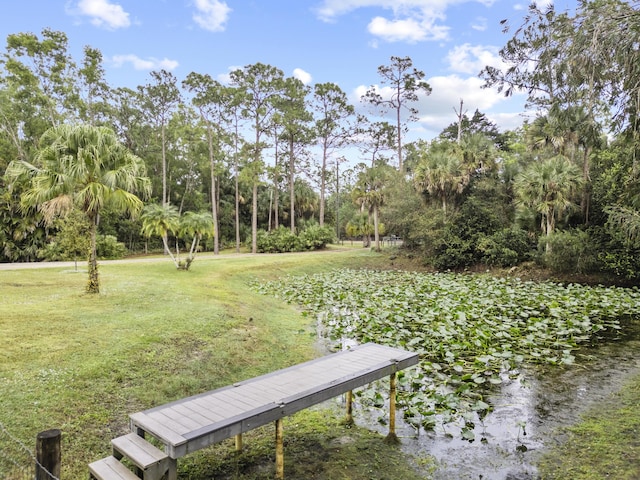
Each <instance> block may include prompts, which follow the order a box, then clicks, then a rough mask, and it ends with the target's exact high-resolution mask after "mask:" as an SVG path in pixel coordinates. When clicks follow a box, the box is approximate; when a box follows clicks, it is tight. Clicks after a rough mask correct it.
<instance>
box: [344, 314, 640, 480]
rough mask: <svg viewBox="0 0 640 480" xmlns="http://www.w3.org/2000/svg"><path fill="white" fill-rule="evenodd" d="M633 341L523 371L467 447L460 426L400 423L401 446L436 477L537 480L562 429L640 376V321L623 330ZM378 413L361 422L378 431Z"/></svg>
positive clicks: (361, 415) (359, 415)
mask: <svg viewBox="0 0 640 480" xmlns="http://www.w3.org/2000/svg"><path fill="white" fill-rule="evenodd" d="M625 332H626V335H627V337H626V338H621V339H618V340H616V341H608V342H606V343H605V344H603V345H601V346H599V347H597V348H584V349H582V350H580V351H578V352H577V354H576V364H575V365H573V366H571V367H570V368H566V369H564V370H560V369H556V370H551V371H546V372H544V373H540V372H536V371H535V370H530V371H527V370H524V371H522V372H520V375H519V376H518V377H517V378H515V379H511V380H509V379H507V380H506V382H505V383H504V384H503V385H502V386H501V388H500V391H499V392H497V393H496V394H494V395H492V396H490V397H489V400H490V403H491V405H493V406H495V408H494V410H493V411H492V412H490V413H489V414H487V416H486V417H485V418H484V419H483V421H478V422H476V426H475V436H476V440H474V441H473V442H468V441H466V440H463V439H462V438H461V437H460V435H459V427H456V426H455V425H447V426H446V427H444V428H443V427H442V426H439V427H437V428H436V430H435V431H427V432H425V431H424V430H420V431H419V432H417V431H416V429H415V428H414V427H412V426H410V425H407V424H403V423H402V422H400V424H399V425H398V428H397V433H398V436H399V437H400V438H401V439H402V444H403V448H404V449H405V450H406V451H407V452H408V453H410V454H412V455H414V456H415V457H416V458H417V459H424V458H425V457H426V456H427V455H431V456H432V457H433V458H434V459H435V465H433V466H432V468H431V469H430V470H429V472H430V473H429V474H428V475H427V474H425V475H426V478H431V479H433V480H533V479H536V478H537V470H536V467H535V464H536V462H537V460H538V458H539V456H540V454H541V452H542V451H543V449H544V448H545V447H547V448H548V447H553V446H554V445H556V444H557V443H559V442H562V441H563V435H562V432H559V431H558V427H563V426H568V425H572V424H574V423H576V422H577V421H579V418H580V414H581V413H583V412H584V411H585V410H587V409H589V408H590V407H594V406H595V405H597V404H598V402H600V401H602V400H604V399H606V398H607V397H608V396H609V395H610V394H611V393H613V392H616V391H617V390H619V388H620V387H621V386H622V385H623V384H624V383H625V382H626V381H627V380H628V379H630V378H631V377H633V376H635V375H640V324H634V325H631V326H628V327H627V328H625ZM379 415H380V411H375V412H373V411H371V412H368V413H367V412H364V411H363V409H362V408H360V409H359V410H356V414H355V419H356V422H358V423H359V424H363V425H364V426H367V427H369V428H374V429H376V430H379V431H380V433H383V434H386V429H385V427H384V426H383V425H380V424H379V422H378V417H379Z"/></svg>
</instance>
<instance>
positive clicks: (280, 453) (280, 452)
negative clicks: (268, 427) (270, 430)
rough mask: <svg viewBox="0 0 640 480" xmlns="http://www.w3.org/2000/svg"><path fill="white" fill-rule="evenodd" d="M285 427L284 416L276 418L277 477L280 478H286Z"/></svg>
mask: <svg viewBox="0 0 640 480" xmlns="http://www.w3.org/2000/svg"><path fill="white" fill-rule="evenodd" d="M283 433H284V428H283V425H282V418H279V419H278V420H276V478H277V479H278V480H283V479H284V441H283Z"/></svg>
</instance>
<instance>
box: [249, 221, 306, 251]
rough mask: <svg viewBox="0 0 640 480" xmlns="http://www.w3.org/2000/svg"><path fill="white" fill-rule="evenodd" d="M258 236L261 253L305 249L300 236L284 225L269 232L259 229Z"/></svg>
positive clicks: (258, 246)
mask: <svg viewBox="0 0 640 480" xmlns="http://www.w3.org/2000/svg"><path fill="white" fill-rule="evenodd" d="M257 237H258V238H257V248H258V252H259V253H284V252H301V251H302V250H304V248H303V244H302V241H301V240H300V239H299V238H298V236H297V235H295V234H293V233H291V230H289V229H288V228H286V227H283V226H280V227H278V228H276V229H275V230H271V231H269V232H266V231H264V230H259V231H258V235H257Z"/></svg>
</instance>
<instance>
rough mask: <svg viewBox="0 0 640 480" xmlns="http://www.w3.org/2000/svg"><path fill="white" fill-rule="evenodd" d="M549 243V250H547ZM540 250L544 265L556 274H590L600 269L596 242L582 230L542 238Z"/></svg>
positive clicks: (539, 244)
mask: <svg viewBox="0 0 640 480" xmlns="http://www.w3.org/2000/svg"><path fill="white" fill-rule="evenodd" d="M547 243H548V244H549V247H550V249H549V250H547V249H546V245H547ZM538 250H539V252H540V253H541V259H542V263H543V264H544V265H545V266H546V267H548V268H550V269H551V270H553V271H555V272H559V273H590V272H594V271H598V270H599V267H600V264H599V262H598V256H597V249H596V248H595V245H594V242H593V241H592V240H591V237H590V236H589V234H588V233H587V232H585V231H582V230H573V231H559V232H556V233H554V234H553V235H550V236H544V237H540V240H539V241H538Z"/></svg>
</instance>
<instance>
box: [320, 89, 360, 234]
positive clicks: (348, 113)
mask: <svg viewBox="0 0 640 480" xmlns="http://www.w3.org/2000/svg"><path fill="white" fill-rule="evenodd" d="M313 99H314V102H313V105H314V110H315V112H316V121H315V131H316V137H317V138H318V142H319V144H320V149H321V152H322V153H321V155H322V160H321V165H320V213H319V216H320V219H319V223H320V226H321V227H322V226H324V215H325V204H326V201H325V197H326V189H327V175H328V168H327V166H328V161H329V157H330V156H331V155H332V154H333V152H334V151H335V150H336V149H338V148H341V147H343V146H344V145H346V143H347V142H348V141H349V139H350V137H351V133H352V128H351V126H350V125H349V124H348V121H349V119H350V118H351V117H352V116H353V115H354V113H355V109H354V107H353V105H350V104H349V101H348V99H347V95H346V94H345V93H344V92H343V91H342V89H341V88H340V87H339V86H338V85H336V84H335V83H317V84H316V85H315V86H314V90H313Z"/></svg>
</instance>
